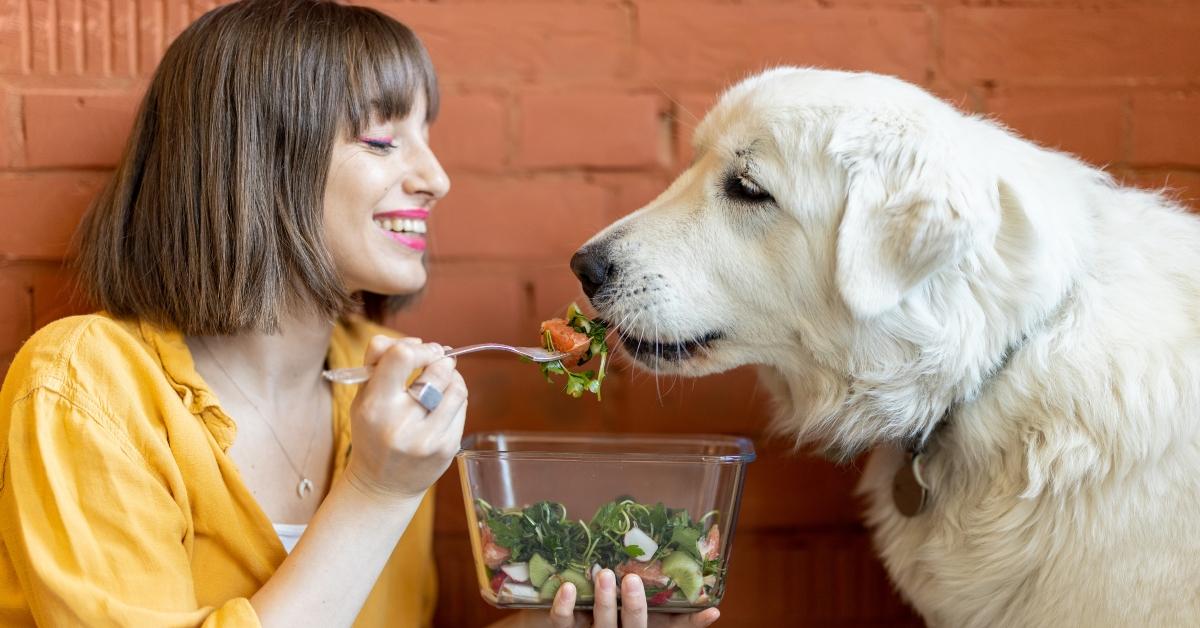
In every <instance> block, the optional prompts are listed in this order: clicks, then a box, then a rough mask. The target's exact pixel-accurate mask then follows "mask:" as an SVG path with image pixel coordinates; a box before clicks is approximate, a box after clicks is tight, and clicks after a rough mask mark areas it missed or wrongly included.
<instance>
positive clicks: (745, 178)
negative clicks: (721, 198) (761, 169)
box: [725, 172, 775, 203]
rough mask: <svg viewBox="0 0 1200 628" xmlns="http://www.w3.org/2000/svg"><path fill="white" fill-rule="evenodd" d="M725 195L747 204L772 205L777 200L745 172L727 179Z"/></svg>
mask: <svg viewBox="0 0 1200 628" xmlns="http://www.w3.org/2000/svg"><path fill="white" fill-rule="evenodd" d="M725 194H726V195H728V196H729V198H731V199H733V200H736V201H742V202H745V203H770V202H772V201H774V200H775V197H773V196H771V193H770V192H768V191H766V190H764V189H763V188H762V186H760V185H759V184H758V183H756V182H755V181H754V179H751V178H750V176H749V175H748V174H746V173H744V172H742V173H737V174H731V175H730V176H729V177H728V178H726V179H725Z"/></svg>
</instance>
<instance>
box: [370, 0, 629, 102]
mask: <svg viewBox="0 0 1200 628" xmlns="http://www.w3.org/2000/svg"><path fill="white" fill-rule="evenodd" d="M365 4H367V5H368V6H373V7H375V8H377V9H379V10H380V11H383V12H384V13H387V14H389V15H391V16H392V17H394V18H396V19H398V20H400V21H401V22H404V23H405V24H407V25H408V26H410V27H411V28H412V29H413V30H414V31H415V32H416V33H417V34H418V35H419V36H420V38H421V40H422V41H423V42H424V43H425V45H426V46H428V48H429V51H430V55H431V56H432V57H433V62H434V65H435V66H436V67H437V68H438V71H439V73H441V74H442V75H443V77H446V78H449V79H452V80H463V79H470V80H474V81H476V82H485V83H493V84H505V85H507V84H511V81H512V80H513V79H533V78H539V79H544V78H556V79H567V80H571V81H579V80H586V79H589V78H604V77H612V76H615V75H617V74H618V73H619V72H620V71H621V70H622V68H624V67H626V66H627V65H628V58H629V56H630V52H629V38H630V27H629V19H628V17H627V15H626V12H625V10H624V9H622V8H621V7H619V6H616V5H610V4H603V5H600V4H573V5H562V4H557V3H556V4H547V3H539V2H504V3H496V4H472V5H471V8H470V10H465V9H464V8H463V7H460V6H452V5H447V6H443V5H440V4H423V3H422V4H417V3H393V2H383V1H380V0H373V1H370V2H366V3H365Z"/></svg>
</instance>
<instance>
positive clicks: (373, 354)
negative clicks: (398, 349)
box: [363, 334, 421, 366]
mask: <svg viewBox="0 0 1200 628" xmlns="http://www.w3.org/2000/svg"><path fill="white" fill-rule="evenodd" d="M397 342H403V343H405V344H410V345H419V344H421V339H420V338H408V337H405V338H392V337H391V336H384V335H382V334H380V335H377V336H374V337H372V338H371V342H369V343H367V353H366V355H364V356H363V364H364V365H366V366H375V364H376V363H378V362H379V358H380V357H382V356H383V354H384V353H385V352H386V351H387V350H388V349H391V348H392V345H394V344H396V343H397Z"/></svg>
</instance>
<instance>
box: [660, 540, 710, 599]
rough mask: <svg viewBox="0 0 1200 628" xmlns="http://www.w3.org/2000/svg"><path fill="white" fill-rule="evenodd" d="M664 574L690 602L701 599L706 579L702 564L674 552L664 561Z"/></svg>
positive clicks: (685, 555)
mask: <svg viewBox="0 0 1200 628" xmlns="http://www.w3.org/2000/svg"><path fill="white" fill-rule="evenodd" d="M662 572H663V573H664V574H666V575H667V577H669V578H671V580H673V581H674V582H675V586H677V587H679V591H680V592H681V593H683V594H684V595H685V596H687V599H688V602H691V603H695V601H696V600H697V599H698V598H699V597H700V591H701V590H702V588H703V584H704V578H703V576H702V575H701V573H700V563H698V562H696V561H695V560H692V558H691V557H690V556H688V555H687V554H685V553H684V552H674V553H672V554H671V555H670V556H667V557H666V558H664V559H663V562H662Z"/></svg>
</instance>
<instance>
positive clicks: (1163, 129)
mask: <svg viewBox="0 0 1200 628" xmlns="http://www.w3.org/2000/svg"><path fill="white" fill-rule="evenodd" d="M1197 137H1200V94H1188V95H1174V94H1146V95H1143V94H1138V95H1136V96H1134V98H1133V147H1132V155H1131V161H1133V163H1135V164H1155V165H1160V164H1176V165H1189V166H1200V144H1198V143H1197V142H1196V138H1197Z"/></svg>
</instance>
